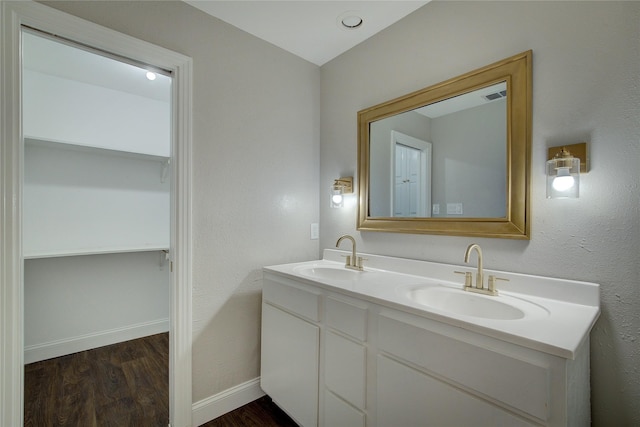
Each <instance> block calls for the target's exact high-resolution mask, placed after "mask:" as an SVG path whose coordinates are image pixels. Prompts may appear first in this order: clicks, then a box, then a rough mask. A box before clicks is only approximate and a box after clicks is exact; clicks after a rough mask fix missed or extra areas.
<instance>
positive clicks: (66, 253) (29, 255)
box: [23, 246, 169, 259]
mask: <svg viewBox="0 0 640 427" xmlns="http://www.w3.org/2000/svg"><path fill="white" fill-rule="evenodd" d="M168 250H169V246H139V247H119V248H117V247H114V248H91V249H70V250H61V251H50V252H45V251H42V252H37V251H35V252H31V251H26V253H25V254H24V257H23V258H24V259H41V258H60V257H72V256H83V255H108V254H123V253H133V252H156V251H168Z"/></svg>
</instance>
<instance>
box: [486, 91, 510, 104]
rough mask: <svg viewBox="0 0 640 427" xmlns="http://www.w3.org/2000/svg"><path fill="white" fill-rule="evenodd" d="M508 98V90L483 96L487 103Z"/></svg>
mask: <svg viewBox="0 0 640 427" xmlns="http://www.w3.org/2000/svg"><path fill="white" fill-rule="evenodd" d="M506 97H507V91H506V90H501V91H500V92H495V93H490V94H488V95H484V96H483V98H484V99H486V100H487V101H495V100H496V99H500V98H506Z"/></svg>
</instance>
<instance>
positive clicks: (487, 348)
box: [261, 268, 590, 427]
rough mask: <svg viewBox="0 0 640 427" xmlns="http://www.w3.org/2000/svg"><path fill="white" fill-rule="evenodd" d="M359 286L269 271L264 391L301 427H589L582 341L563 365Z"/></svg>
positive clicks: (586, 347)
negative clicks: (358, 289)
mask: <svg viewBox="0 0 640 427" xmlns="http://www.w3.org/2000/svg"><path fill="white" fill-rule="evenodd" d="M357 286H358V285H354V284H351V285H350V289H348V290H345V291H344V292H342V291H340V289H338V288H337V286H324V285H322V283H320V284H319V285H318V286H315V284H314V282H313V281H311V280H306V279H304V278H300V279H298V280H296V278H294V277H293V276H289V277H288V276H287V275H286V274H280V273H279V272H278V271H277V269H274V270H270V269H269V268H266V269H265V272H264V294H263V295H264V296H263V298H264V299H263V325H262V374H261V375H262V382H261V384H262V387H263V389H264V391H265V392H266V393H267V394H268V395H270V396H271V397H272V398H273V400H274V401H275V402H276V403H277V404H278V405H279V406H280V407H281V408H282V409H284V410H285V411H286V412H287V413H289V414H290V415H291V416H292V417H293V418H294V419H295V420H296V421H297V422H298V423H299V424H301V425H302V426H304V427H308V426H316V425H319V426H324V427H342V426H349V427H355V426H357V427H360V426H362V427H364V426H374V427H392V426H393V427H401V426H406V427H416V426H436V427H439V426H456V427H463V426H473V427H481V426H487V427H496V426H508V427H514V426H548V427H560V426H576V427H577V426H583V425H588V424H589V422H590V405H589V399H590V390H589V337H588V334H587V335H586V337H584V339H583V340H582V341H581V344H580V345H579V346H578V348H577V349H576V350H575V352H574V354H573V356H574V357H573V358H567V357H562V356H561V355H558V354H554V351H553V350H551V351H548V352H547V351H540V350H539V349H534V348H531V346H526V345H520V344H519V343H517V342H510V341H507V340H502V339H498V338H496V337H493V336H492V335H491V333H490V332H489V333H487V334H484V333H479V332H478V331H472V330H469V329H468V328H466V327H465V326H464V324H460V323H458V324H456V323H455V322H453V323H449V322H445V321H439V320H437V319H434V318H432V317H430V316H427V315H424V314H422V313H421V312H420V311H419V310H415V309H412V308H411V307H403V306H401V305H399V304H397V303H386V302H385V301H381V300H378V299H372V298H371V297H367V296H366V295H365V296H363V298H358V296H357V295H356V293H355V292H352V291H351V289H352V288H354V287H357ZM372 286H373V285H372ZM345 287H346V285H345ZM391 287H392V288H394V286H393V285H391Z"/></svg>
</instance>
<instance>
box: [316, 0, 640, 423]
mask: <svg viewBox="0 0 640 427" xmlns="http://www.w3.org/2000/svg"><path fill="white" fill-rule="evenodd" d="M639 41H640V3H639V2H475V1H474V2H449V1H447V2H432V3H429V4H427V5H426V6H424V7H423V8H421V9H419V10H418V11H416V12H414V13H413V14H411V15H409V16H408V17H406V18H405V19H403V20H402V21H400V22H399V23H397V24H396V25H394V26H392V27H390V28H388V29H387V30H385V31H383V32H381V33H379V34H378V35H376V36H374V37H373V38H371V39H369V40H367V41H365V42H364V43H361V44H360V45H358V46H357V47H355V48H354V49H352V50H350V51H349V52H347V53H345V54H343V55H342V56H340V57H338V58H337V59H335V60H333V61H331V62H329V63H328V64H325V65H324V66H323V67H322V69H321V71H322V74H321V88H322V95H321V96H322V101H321V105H322V110H321V128H320V129H321V148H320V155H321V160H320V164H321V173H320V185H321V188H324V187H328V186H329V185H330V183H331V182H332V179H334V178H336V177H338V176H345V175H347V174H354V173H355V172H356V133H357V129H356V113H357V111H359V110H361V109H363V108H367V107H370V106H372V105H375V104H377V103H380V102H382V101H385V100H388V99H392V98H395V97H397V96H400V95H403V94H405V93H408V92H411V91H414V90H417V89H420V88H422V87H425V86H428V85H430V84H434V83H437V82H440V81H442V80H445V79H447V78H450V77H453V76H456V75H459V74H462V73H464V72H467V71H470V70H473V69H476V68H479V67H481V66H484V65H486V64H489V63H491V62H494V61H497V60H500V59H502V58H505V57H507V56H510V55H513V54H516V53H519V52H522V51H525V50H528V49H532V50H533V150H532V155H533V161H532V167H533V172H532V187H533V188H532V193H531V199H532V206H533V208H532V236H531V240H530V241H511V240H504V239H473V240H476V241H478V243H480V245H481V246H482V247H483V249H484V254H485V266H487V267H488V268H494V269H502V270H510V271H517V272H523V273H532V274H538V275H543V276H554V277H561V278H568V279H579V280H586V281H593V282H597V283H600V284H601V297H602V315H601V317H600V320H599V321H598V323H597V324H596V327H595V329H594V331H593V333H592V335H591V358H592V359H591V366H592V378H591V384H592V389H593V390H592V412H593V425H595V426H613V425H616V426H630V425H640V406H639V405H638V404H637V403H638V401H639V399H640V371H639V370H638V357H639V356H640V354H639V353H640V350H639V348H638V345H639V341H640V340H639V339H638V338H639V335H640V314H639V311H638V304H639V303H640V295H639V293H640V291H639V285H640V283H639V282H640V224H639V222H640V219H639V209H640V191H639V188H638V186H639V182H640V172H639V170H638V166H639V164H640V143H639V141H640V121H639V120H638V117H639V113H640V109H639V105H640V89H639V87H638V82H639V79H640V77H639V74H638V70H639V69H640V54H639V49H640V43H639ZM581 141H587V142H589V147H590V150H591V171H590V172H589V174H588V175H584V176H583V177H582V179H581V196H580V198H579V199H577V200H547V199H546V198H545V175H544V173H545V167H544V162H545V160H546V151H547V147H549V146H556V145H561V144H567V143H569V144H570V143H576V142H581ZM320 195H321V200H320V218H321V225H322V226H321V241H320V246H321V247H322V248H329V247H333V246H334V245H335V241H336V239H337V238H338V236H340V235H341V234H342V233H351V234H353V235H354V236H355V237H356V238H357V241H358V249H359V250H361V251H363V252H369V253H375V254H384V255H395V256H400V257H409V258H418V259H424V260H433V261H442V262H447V263H455V264H462V263H463V254H464V249H465V247H466V246H467V245H468V244H469V243H471V242H472V239H471V238H465V237H447V236H429V235H402V234H390V233H372V232H362V233H360V232H357V231H356V230H355V215H356V209H355V206H354V204H355V201H354V200H352V202H353V203H352V205H351V207H350V208H348V209H342V210H335V209H329V208H327V207H326V206H328V205H329V202H328V200H327V198H328V195H327V194H326V192H321V193H320Z"/></svg>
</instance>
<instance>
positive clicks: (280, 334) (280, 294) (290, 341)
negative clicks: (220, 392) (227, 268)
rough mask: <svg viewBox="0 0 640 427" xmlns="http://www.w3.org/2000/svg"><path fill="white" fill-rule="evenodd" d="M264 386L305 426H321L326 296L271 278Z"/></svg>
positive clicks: (265, 304)
mask: <svg viewBox="0 0 640 427" xmlns="http://www.w3.org/2000/svg"><path fill="white" fill-rule="evenodd" d="M262 295H263V301H262V350H261V353H262V354H261V355H262V358H261V377H260V386H261V387H262V389H263V390H264V391H265V392H266V393H267V394H268V395H269V396H270V397H271V398H272V399H273V401H274V402H276V404H278V406H280V407H281V408H282V409H283V410H284V411H285V412H287V413H288V414H289V415H290V416H291V417H292V418H293V419H294V420H295V421H296V422H297V423H298V424H300V425H302V426H304V427H310V426H316V425H317V424H318V370H319V357H320V326H319V325H318V321H319V320H320V305H319V304H320V295H319V294H318V293H316V292H314V291H312V290H309V289H308V288H306V289H305V288H304V287H301V286H298V285H296V284H295V283H293V282H291V281H289V280H287V279H278V280H274V279H271V278H269V277H266V276H265V280H264V287H263V294H262Z"/></svg>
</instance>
